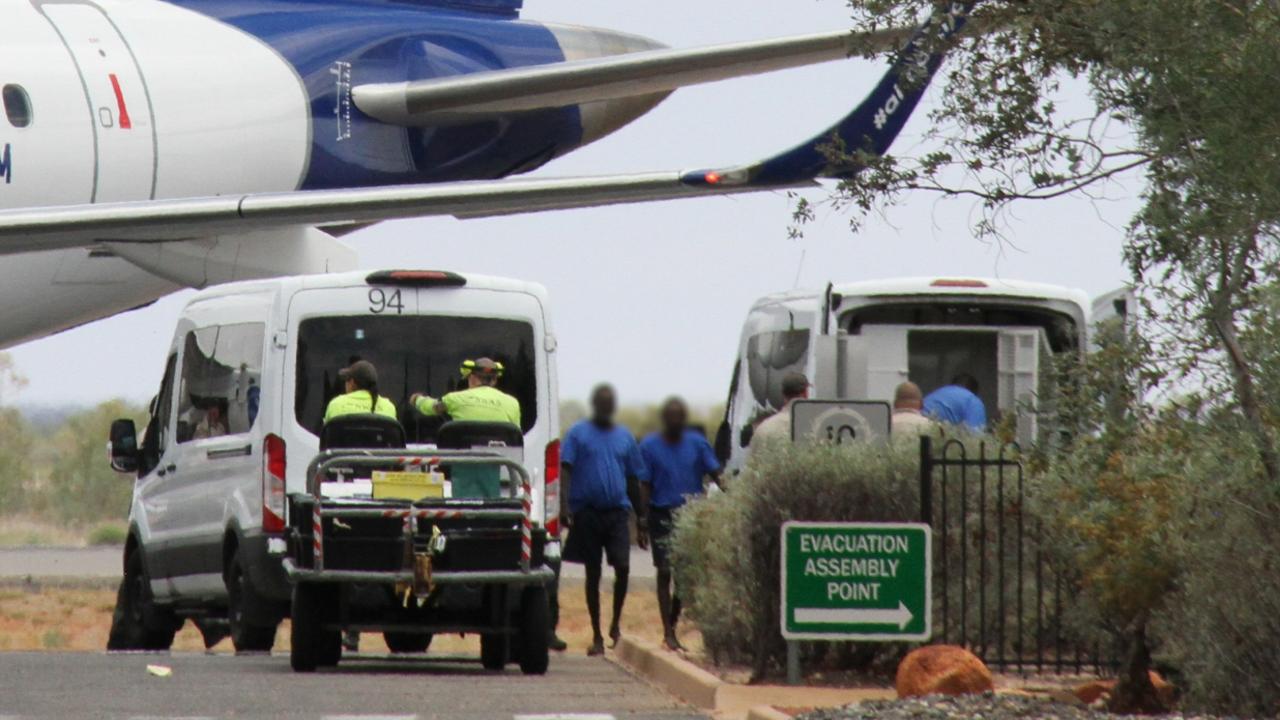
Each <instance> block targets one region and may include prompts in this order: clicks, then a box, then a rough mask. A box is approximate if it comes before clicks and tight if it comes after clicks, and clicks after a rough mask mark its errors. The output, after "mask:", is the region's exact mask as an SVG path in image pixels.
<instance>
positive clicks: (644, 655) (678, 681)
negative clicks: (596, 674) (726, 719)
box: [616, 637, 724, 710]
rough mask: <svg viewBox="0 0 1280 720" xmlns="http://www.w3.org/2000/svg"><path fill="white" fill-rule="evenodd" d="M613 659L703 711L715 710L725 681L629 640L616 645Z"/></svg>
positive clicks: (670, 655) (694, 666)
mask: <svg viewBox="0 0 1280 720" xmlns="http://www.w3.org/2000/svg"><path fill="white" fill-rule="evenodd" d="M616 657H617V659H618V660H619V661H620V662H621V663H623V664H624V665H626V666H627V667H628V668H630V669H631V670H632V671H633V672H635V673H636V674H637V675H639V676H641V677H643V678H645V679H646V680H648V681H650V682H652V683H654V684H655V685H658V686H659V687H661V688H663V689H664V690H666V691H667V692H668V693H670V694H672V695H674V696H676V697H678V698H680V699H681V700H683V701H685V702H686V703H689V704H690V705H693V706H694V707H697V708H701V709H703V710H715V709H716V696H717V694H718V693H719V690H720V686H721V685H724V681H723V680H721V679H720V678H718V677H716V676H715V675H712V674H711V673H709V672H707V671H706V670H703V669H702V668H700V667H698V666H697V665H694V664H693V663H691V662H689V661H688V660H685V659H684V658H681V657H680V656H678V655H676V654H674V653H668V652H662V651H661V650H659V649H658V648H657V647H654V646H651V645H648V644H646V643H643V642H641V641H638V640H635V639H633V638H629V637H624V638H622V639H621V640H620V641H619V642H618V651H617V656H616Z"/></svg>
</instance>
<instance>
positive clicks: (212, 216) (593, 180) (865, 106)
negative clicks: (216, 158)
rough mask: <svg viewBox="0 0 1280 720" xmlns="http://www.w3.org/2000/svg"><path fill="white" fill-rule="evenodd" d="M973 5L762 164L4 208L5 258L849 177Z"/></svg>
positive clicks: (889, 137) (927, 33)
mask: <svg viewBox="0 0 1280 720" xmlns="http://www.w3.org/2000/svg"><path fill="white" fill-rule="evenodd" d="M972 5H973V1H972V0H971V1H970V2H950V3H943V4H941V5H939V6H938V10H936V11H935V12H934V15H933V16H932V17H930V18H929V20H928V21H927V22H926V23H925V24H924V25H923V26H922V27H920V28H919V29H917V30H916V32H915V34H914V35H913V36H912V38H911V40H910V42H909V43H908V44H907V45H906V47H904V48H903V50H902V51H900V52H898V53H897V54H896V55H895V57H894V59H893V62H892V63H891V65H890V67H889V69H888V71H887V72H886V74H885V75H884V77H883V78H882V79H881V80H880V82H879V83H878V84H877V85H876V87H875V88H874V89H873V90H872V91H871V93H870V94H869V95H868V96H867V97H866V98H865V99H864V100H863V101H862V103H861V104H859V105H858V106H857V107H856V108H854V109H853V111H852V112H850V113H849V115H847V116H846V117H844V118H843V119H841V120H840V121H839V122H838V123H836V124H835V125H833V126H832V127H831V128H829V129H828V130H826V131H824V132H822V133H820V134H818V135H816V136H814V137H812V138H809V139H807V140H805V141H804V142H802V143H800V144H799V145H797V146H795V147H793V148H791V149H789V150H786V151H784V152H780V153H777V154H775V155H773V156H772V157H769V158H767V159H765V160H761V161H759V162H755V163H749V164H745V165H739V166H733V167H724V168H712V169H702V170H693V171H683V172H680V171H670V172H657V173H648V174H638V175H612V176H600V177H581V178H548V179H537V178H527V179H523V178H522V179H506V180H486V181H473V182H458V183H439V184H432V185H412V186H397V187H380V188H367V189H354V190H315V191H299V192H288V193H260V194H249V195H241V196H220V197H209V198H190V199H178V200H155V201H146V202H129V203H104V204H95V205H71V206H61V207H48V208H33V209H21V210H10V211H3V212H0V255H4V254H14V253H21V252H31V251H39V250H54V249H60V248H69V247H84V246H91V245H94V244H97V243H100V242H112V243H128V242H166V241H180V240H191V239H195V238H202V237H210V236H214V235H219V234H231V233H247V232H251V231H260V230H267V229H271V228H277V227H284V226H298V225H314V226H343V225H359V224H367V223H372V222H378V221H381V220H390V219H396V218H412V217H428V216H439V215H452V216H455V217H483V216H492V215H505V214H515V213H527V212H539V211H546V210H562V209H569V208H581V207H595V206H601V205H613V204H618V203H634V202H644V201H655V200H672V199H679V198H688V197H707V196H713V195H723V194H730V193H742V192H753V191H761V190H774V189H780V188H790V187H798V186H803V185H808V184H813V183H814V181H815V180H817V179H819V178H839V177H848V176H850V175H852V174H855V173H857V172H858V170H859V169H860V168H859V167H856V166H852V167H851V166H832V165H831V164H830V161H829V159H828V155H827V153H825V152H824V147H825V146H827V145H828V144H831V143H837V144H841V145H843V146H845V147H846V148H850V149H862V150H866V151H868V152H870V153H873V154H883V153H885V152H887V151H888V149H889V146H890V144H891V143H892V142H893V140H894V138H896V137H897V135H898V133H899V132H900V131H901V130H902V127H903V125H905V124H906V121H907V118H908V117H910V115H911V113H912V111H913V110H914V109H915V107H916V105H917V104H918V103H919V101H920V98H921V97H922V96H923V94H924V91H925V89H926V88H927V86H928V84H929V80H930V79H931V78H932V76H933V75H934V73H935V72H936V71H937V69H938V67H939V66H940V65H941V63H942V59H943V54H944V52H945V49H946V47H947V44H946V41H947V40H949V39H950V38H951V36H952V35H953V34H954V33H955V32H957V31H958V30H960V28H961V27H963V25H964V22H965V20H966V18H967V16H968V12H969V10H970V9H971V7H972Z"/></svg>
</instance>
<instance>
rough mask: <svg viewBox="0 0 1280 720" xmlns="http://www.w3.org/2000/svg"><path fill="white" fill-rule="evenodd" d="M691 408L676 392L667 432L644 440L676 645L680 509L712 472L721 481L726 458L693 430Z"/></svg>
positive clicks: (668, 638) (667, 633) (661, 585)
mask: <svg viewBox="0 0 1280 720" xmlns="http://www.w3.org/2000/svg"><path fill="white" fill-rule="evenodd" d="M688 423H689V408H688V406H687V405H685V402H684V400H681V399H680V398H678V397H673V398H670V399H669V400H667V401H666V402H665V403H663V404H662V432H656V433H652V434H650V435H649V436H648V437H646V438H645V439H644V440H643V441H642V442H641V443H640V455H641V456H643V457H644V462H645V465H646V466H648V469H649V481H648V482H645V483H641V484H640V494H641V496H642V497H644V498H645V499H646V500H648V505H649V533H650V535H649V542H650V546H651V547H652V548H653V566H654V567H655V568H657V570H658V614H659V615H660V616H661V617H662V639H663V642H664V643H666V646H667V648H669V649H671V650H681V649H683V648H682V647H681V645H680V640H679V639H678V638H677V637H676V623H677V622H678V621H679V620H680V597H679V595H677V594H675V593H673V592H672V584H671V560H670V557H669V555H670V544H671V530H672V529H673V527H674V525H675V511H676V510H678V509H679V508H680V506H682V505H684V504H685V502H686V501H687V500H688V499H689V498H691V497H698V496H700V495H702V493H703V490H704V489H703V485H702V483H703V479H704V478H705V477H707V476H708V475H710V476H711V478H712V479H713V480H714V481H715V482H716V483H717V484H719V482H720V463H719V461H717V460H716V454H715V451H714V450H712V449H711V444H710V443H708V442H707V439H706V438H705V437H703V436H702V435H701V434H700V433H698V432H695V431H693V430H690V429H689V428H688Z"/></svg>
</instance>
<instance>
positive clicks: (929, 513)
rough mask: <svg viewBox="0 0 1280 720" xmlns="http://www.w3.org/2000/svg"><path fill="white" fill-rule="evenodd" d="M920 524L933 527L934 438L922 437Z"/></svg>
mask: <svg viewBox="0 0 1280 720" xmlns="http://www.w3.org/2000/svg"><path fill="white" fill-rule="evenodd" d="M920 522H922V523H924V524H925V525H928V526H929V527H933V438H931V437H929V436H928V435H921V436H920Z"/></svg>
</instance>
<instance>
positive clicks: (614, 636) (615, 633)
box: [609, 625, 622, 648]
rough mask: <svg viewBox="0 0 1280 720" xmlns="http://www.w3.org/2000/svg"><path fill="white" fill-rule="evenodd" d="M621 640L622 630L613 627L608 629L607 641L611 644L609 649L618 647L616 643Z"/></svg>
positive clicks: (615, 626)
mask: <svg viewBox="0 0 1280 720" xmlns="http://www.w3.org/2000/svg"><path fill="white" fill-rule="evenodd" d="M621 639H622V628H620V627H618V626H617V625H614V626H612V627H610V628H609V640H610V641H611V642H612V643H613V644H612V645H610V646H609V647H615V648H616V647H618V641H619V640H621Z"/></svg>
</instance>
